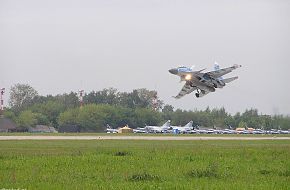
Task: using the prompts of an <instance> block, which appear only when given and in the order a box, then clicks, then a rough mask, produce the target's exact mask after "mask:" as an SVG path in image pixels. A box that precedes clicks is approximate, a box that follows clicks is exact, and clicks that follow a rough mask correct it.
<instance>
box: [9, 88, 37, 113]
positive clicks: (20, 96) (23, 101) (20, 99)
mask: <svg viewBox="0 0 290 190" xmlns="http://www.w3.org/2000/svg"><path fill="white" fill-rule="evenodd" d="M37 94H38V93H37V91H36V90H35V89H34V88H32V87H31V86H29V85H28V84H16V85H14V86H12V87H11V89H10V99H9V105H10V106H11V109H12V110H13V111H15V112H16V113H19V112H20V111H22V110H25V109H26V108H27V107H28V106H30V105H31V104H32V102H33V99H34V97H35V96H37Z"/></svg>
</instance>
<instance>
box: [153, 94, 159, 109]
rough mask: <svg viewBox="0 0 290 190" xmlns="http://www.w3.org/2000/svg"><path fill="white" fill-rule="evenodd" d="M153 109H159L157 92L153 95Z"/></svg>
mask: <svg viewBox="0 0 290 190" xmlns="http://www.w3.org/2000/svg"><path fill="white" fill-rule="evenodd" d="M152 109H153V110H154V111H157V110H158V98H157V92H155V93H154V95H153V97H152Z"/></svg>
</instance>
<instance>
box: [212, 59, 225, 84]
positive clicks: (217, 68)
mask: <svg viewBox="0 0 290 190" xmlns="http://www.w3.org/2000/svg"><path fill="white" fill-rule="evenodd" d="M213 68H214V70H215V71H218V70H220V65H219V64H218V62H216V61H215V62H214V67H213ZM218 79H220V80H222V79H223V77H219V78H218Z"/></svg>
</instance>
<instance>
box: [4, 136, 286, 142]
mask: <svg viewBox="0 0 290 190" xmlns="http://www.w3.org/2000/svg"><path fill="white" fill-rule="evenodd" d="M0 140H161V141H162V140H166V141H168V140H169V141H170V140H174V141H175V140H290V137H273V136H272V137H207V136H206V137H202V136H0Z"/></svg>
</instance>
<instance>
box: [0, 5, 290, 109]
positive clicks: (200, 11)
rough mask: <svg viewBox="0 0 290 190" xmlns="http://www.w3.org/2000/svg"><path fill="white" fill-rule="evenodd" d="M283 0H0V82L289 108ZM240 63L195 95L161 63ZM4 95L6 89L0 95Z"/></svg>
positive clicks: (193, 104)
mask: <svg viewBox="0 0 290 190" xmlns="http://www.w3.org/2000/svg"><path fill="white" fill-rule="evenodd" d="M289 10H290V1H287V0H275V1H274V0H243V1H231V0H221V1H216V0H204V1H190V0H188V1H187V0H184V1H174V0H171V1H170V0H168V1H165V0H137V1H136V0H119V1H118V0H103V1H93V0H92V1H87V0H82V1H75V0H67V1H61V0H50V1H39V0H35V1H33V0H26V1H22V0H19V1H15V0H0V86H1V87H3V86H4V87H6V88H9V87H10V86H11V85H13V84H15V83H28V84H30V85H31V86H33V87H34V88H35V89H36V90H37V91H38V92H39V93H40V94H42V95H47V94H58V93H64V92H70V91H77V90H78V89H81V88H82V89H84V90H86V91H92V90H102V89H103V88H108V87H115V88H117V89H118V90H119V91H131V90H132V89H136V88H147V89H152V90H153V89H154V90H157V91H158V92H159V96H160V98H161V99H162V100H164V101H165V103H168V104H171V105H173V106H174V107H175V108H182V109H192V110H193V109H205V108H206V107H207V106H209V107H210V108H214V107H218V108H220V107H222V106H224V107H225V108H226V110H227V111H229V112H231V113H235V112H238V111H240V112H243V111H244V110H245V109H247V108H251V107H253V108H258V109H259V111H260V112H262V113H265V114H274V113H280V114H290V102H289V92H290V85H289V81H290V75H289V72H290V64H289V62H290V36H289V35H290V12H289ZM214 61H217V62H218V63H219V64H220V65H221V67H227V66H231V65H233V64H241V65H242V66H243V67H242V68H240V69H238V70H235V71H234V72H233V73H230V74H228V75H227V76H228V77H231V76H236V75H237V76H239V79H238V80H236V81H234V82H233V83H230V84H229V85H228V86H226V87H225V88H224V89H222V90H220V89H219V90H217V92H215V93H211V94H209V95H207V96H205V97H203V98H201V99H196V98H194V94H190V95H188V96H186V97H184V98H182V99H180V100H175V99H173V98H172V96H174V95H176V94H177V93H178V92H179V91H180V89H181V87H182V84H181V83H179V79H178V77H176V76H174V75H171V74H170V73H169V72H168V69H170V68H173V67H177V66H179V65H184V66H192V65H195V69H202V68H207V70H208V71H209V70H212V69H213V63H214ZM6 96H7V97H8V93H6Z"/></svg>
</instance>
